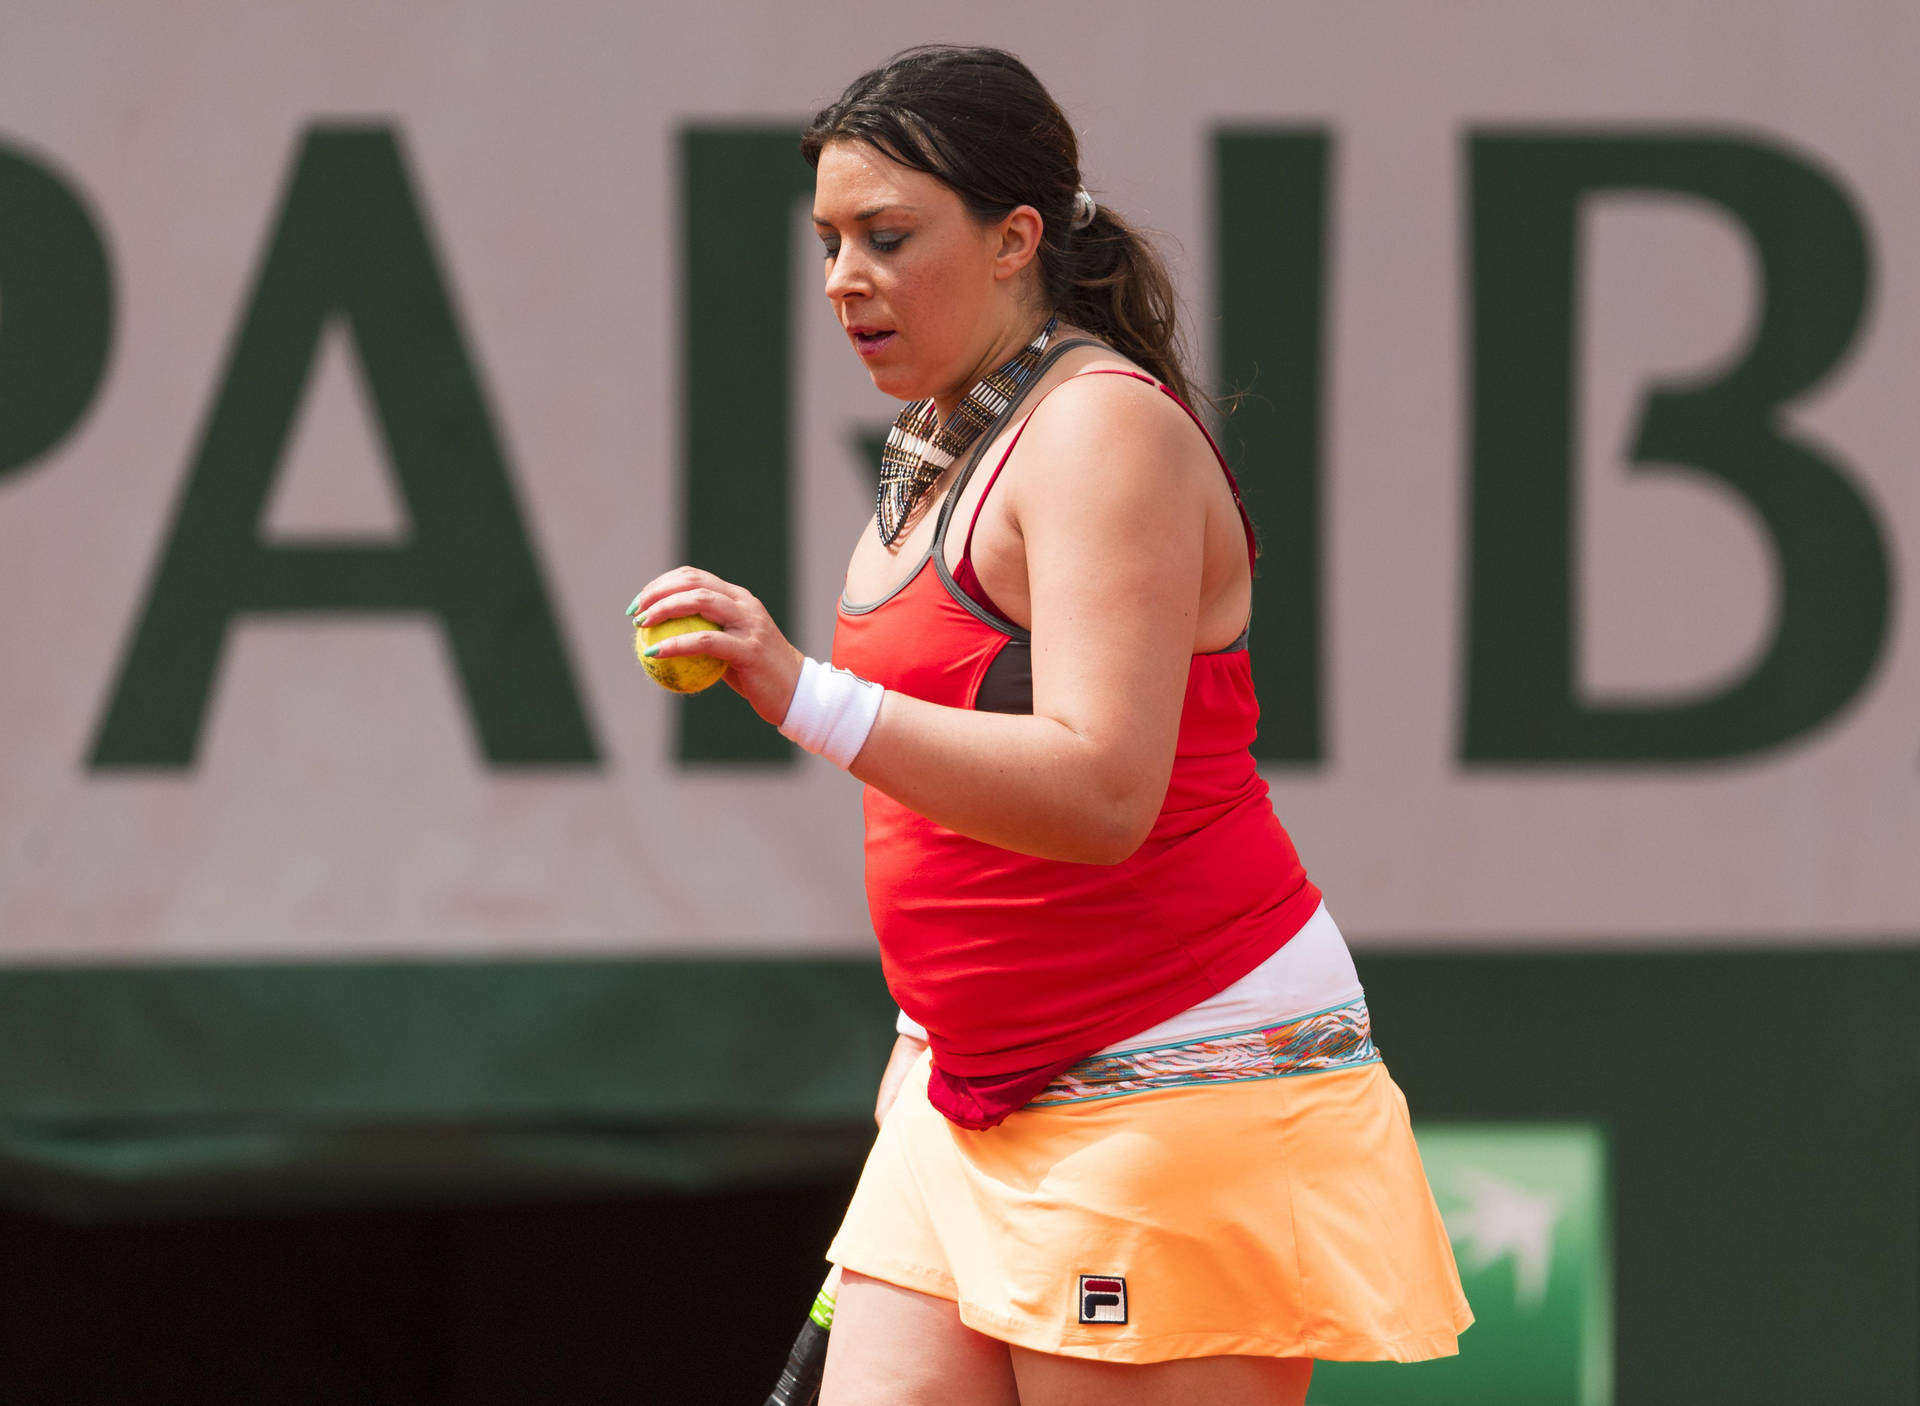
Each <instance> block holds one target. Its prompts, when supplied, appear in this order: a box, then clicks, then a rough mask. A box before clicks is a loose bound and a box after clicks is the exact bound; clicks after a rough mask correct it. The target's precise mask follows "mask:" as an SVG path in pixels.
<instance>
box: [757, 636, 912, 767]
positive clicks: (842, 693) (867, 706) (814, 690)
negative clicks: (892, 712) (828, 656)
mask: <svg viewBox="0 0 1920 1406" xmlns="http://www.w3.org/2000/svg"><path fill="white" fill-rule="evenodd" d="M885 692H886V690H885V689H884V688H882V687H880V685H879V684H877V683H869V682H868V681H867V680H866V679H863V678H861V677H860V676H859V675H858V674H850V673H848V672H847V671H846V670H845V669H835V668H831V667H829V666H828V665H826V664H822V663H821V662H820V661H819V660H817V659H808V660H806V661H804V662H803V663H802V664H801V665H800V683H799V685H798V686H797V687H796V688H795V689H794V690H793V701H792V702H791V703H789V704H787V716H786V717H785V718H784V719H783V720H782V721H781V723H780V735H781V736H782V737H785V738H787V739H788V740H789V741H791V742H797V743H799V744H800V745H801V746H802V747H805V748H806V749H807V750H808V751H809V752H813V753H815V754H816V755H818V756H822V757H825V758H826V759H827V760H828V761H830V762H832V763H833V764H834V765H835V766H837V767H841V768H843V769H844V768H846V767H850V766H852V765H853V759H854V758H855V757H857V756H859V755H860V749H861V748H862V747H864V746H866V745H867V734H868V733H870V732H872V731H873V721H874V719H875V718H877V717H879V716H880V695H881V694H883V693H885Z"/></svg>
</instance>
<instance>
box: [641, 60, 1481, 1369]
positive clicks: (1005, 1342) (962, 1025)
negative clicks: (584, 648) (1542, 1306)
mask: <svg viewBox="0 0 1920 1406" xmlns="http://www.w3.org/2000/svg"><path fill="white" fill-rule="evenodd" d="M802 152H803V154H804V155H805V157H806V158H807V160H808V161H809V162H811V163H812V164H813V166H814V168H815V171H816V173H817V177H816V187H815V196H814V206H813V220H814V226H815V229H816V230H817V232H818V234H819V237H820V241H821V244H822V246H823V249H824V255H825V263H826V293H827V298H828V301H829V302H830V303H831V304H832V307H833V310H834V313H835V315H836V316H837V318H838V320H839V322H840V324H841V326H842V327H843V328H844V329H845V331H846V335H847V339H848V341H849V343H850V344H851V346H852V349H853V350H854V352H855V353H856V354H858V356H859V357H860V358H861V360H862V362H863V363H864V365H865V366H866V368H867V370H868V371H869V373H870V374H871V376H872V378H873V382H874V384H875V385H876V386H877V387H878V388H879V389H880V390H881V391H883V392H885V393H886V394H887V395H889V396H892V397H894V398H896V399H899V400H902V401H906V402H908V404H907V407H906V408H905V409H904V410H903V411H902V412H901V413H900V416H899V419H898V421H897V422H896V424H895V425H894V428H893V431H892V433H891V435H890V436H889V438H888V441H887V445H886V448H885V452H884V454H883V456H882V465H881V485H880V492H879V502H878V505H877V511H876V512H875V514H874V518H873V521H872V522H871V523H869V524H868V526H867V528H866V530H865V531H864V532H863V534H862V535H861V537H860V540H859V542H858V545H857V546H856V547H855V549H854V553H853V559H852V562H851V564H850V565H849V567H848V571H847V579H846V590H845V594H844V596H843V598H842V600H841V602H840V606H839V614H838V622H837V629H836V632H835V635H834V646H833V658H832V663H831V666H828V665H823V664H821V663H819V662H817V661H815V660H811V659H803V658H802V657H801V656H800V654H799V653H798V651H796V650H795V649H794V648H793V646H792V645H791V644H789V643H788V642H787V640H786V639H785V638H784V637H783V636H782V634H781V632H780V630H779V629H778V628H777V627H776V626H775V625H774V623H773V621H772V620H771V619H770V618H769V617H768V616H767V613H766V611H765V610H764V609H763V608H762V607H761V606H760V604H759V602H758V601H756V600H755V599H754V598H753V596H752V595H751V594H749V593H748V592H747V591H746V590H745V589H743V588H742V587H741V586H739V585H736V584H734V583H731V582H727V581H722V580H720V579H718V578H717V577H714V576H713V575H711V574H709V573H706V572H703V571H700V570H698V569H695V568H693V567H681V568H678V569H676V570H673V571H669V572H667V573H666V574H664V575H662V576H660V577H658V578H656V579H655V580H654V581H652V582H651V583H649V584H648V585H647V586H646V588H645V589H644V590H642V591H641V592H640V594H639V596H638V597H637V598H636V600H635V603H634V607H633V611H632V612H630V613H636V614H637V615H638V616H639V618H640V619H642V620H643V621H648V622H653V621H660V620H666V619H671V618H675V617H678V616H683V615H689V614H699V615H704V616H706V617H707V618H708V619H709V620H711V621H713V622H714V623H715V624H716V625H717V626H718V627H719V628H718V630H717V631H712V632H700V633H692V634H686V635H681V636H678V637H677V638H674V639H672V640H670V641H668V642H666V643H664V644H661V645H659V646H656V648H657V650H658V654H659V655H660V656H662V657H671V656H675V655H681V654H700V653H707V654H714V655H718V656H719V657H720V658H722V659H725V660H726V661H727V663H728V664H729V666H730V667H729V669H728V672H727V674H726V678H727V681H728V682H729V683H730V684H731V685H732V686H733V687H734V688H735V689H736V690H737V691H738V692H740V693H741V694H742V695H744V696H745V697H746V698H747V700H748V701H749V702H750V703H752V705H753V707H754V709H755V710H756V711H757V712H758V713H759V714H760V716H761V717H763V718H764V719H766V720H767V721H768V722H769V723H772V724H774V725H776V726H778V727H779V728H780V730H781V731H782V732H783V733H784V734H785V735H787V736H788V737H789V738H792V739H793V740H794V741H795V742H797V743H799V744H800V745H801V746H803V747H805V748H807V749H809V750H811V751H814V752H816V753H820V754H822V755H825V756H827V757H829V758H831V759H832V760H834V761H835V762H837V763H838V764H839V765H841V766H842V767H845V768H846V769H847V770H849V771H850V772H851V773H852V774H853V775H854V776H856V777H858V778H859V779H860V780H861V781H863V782H864V783H866V846H867V886H868V898H869V903H870V906H871V909H872V914H873V923H874V928H875V930H876V932H877V933H878V936H879V940H880V950H881V956H882V960H883V963H884V966H885V970H886V975H887V980H888V982H889V985H890V986H891V989H892V991H893V993H894V995H895V997H896V999H897V1000H898V1001H899V1003H900V1006H901V1008H902V1016H901V1027H900V1028H901V1031H902V1033H901V1036H900V1041H899V1044H898V1046H897V1047H896V1050H895V1053H894V1057H893V1060H892V1061H891V1063H890V1065H889V1068H888V1070H887V1073H886V1075H885V1076H884V1078H883V1081H882V1093H881V1098H880V1108H879V1112H880V1114H881V1117H882V1121H881V1130H880V1135H879V1137H878V1139H877V1140H876V1142H875V1145H874V1149H873V1153H872V1155H871V1157H870V1159H869V1160H868V1163H867V1166H866V1170H865V1172H864V1173H863V1175H862V1177H861V1181H860V1185H859V1189H858V1190H857V1191H856V1192H855V1194H854V1198H853V1202H852V1204H851V1206H850V1207H849V1208H848V1211H847V1216H846V1220H845V1223H844V1224H843V1225H842V1227H841V1230H840V1233H839V1235H838V1236H837V1237H836V1238H835V1240H834V1242H833V1245H832V1247H831V1249H830V1250H829V1255H828V1257H829V1258H830V1259H831V1260H832V1261H833V1262H834V1263H836V1264H838V1265H839V1266H840V1267H841V1269H842V1273H843V1282H842V1286H841V1290H840V1295H839V1305H838V1310H837V1313H836V1317H835V1322H834V1329H833V1335H832V1340H831V1347H830V1349H829V1353H828V1358H827V1366H826V1375H825V1384H824V1388H823V1393H822V1401H823V1403H824V1406H882V1403H884V1406H912V1404H913V1403H928V1404H929V1406H931V1403H940V1406H956V1404H958V1406H1012V1403H1025V1406H1067V1404H1068V1403H1079V1402H1092V1401H1101V1402H1116V1403H1130V1404H1132V1406H1163V1403H1174V1402H1206V1403H1210V1406H1254V1403H1259V1404H1260V1406H1274V1403H1293V1406H1298V1403H1301V1402H1303V1401H1304V1400H1305V1395H1306V1387H1307V1380H1308V1377H1309V1375H1310V1373H1311V1371H1312V1365H1313V1361H1314V1359H1316V1358H1318V1359H1339V1360H1359V1359H1392V1360H1397V1361H1412V1360H1416V1359H1420V1358H1429V1357H1436V1356H1442V1355H1447V1354H1451V1353H1453V1352H1454V1351H1456V1344H1455V1337H1456V1335H1457V1334H1458V1333H1459V1332H1460V1331H1461V1330H1462V1329H1464V1328H1465V1327H1466V1326H1467V1324H1468V1323H1469V1322H1471V1320H1472V1315H1471V1314H1470V1313H1469V1311H1468V1309H1467V1305H1466V1302H1465V1300H1464V1298H1463V1297H1462V1296H1461V1293H1460V1286H1459V1280H1458V1278H1457V1276H1456V1274H1455V1270H1454V1263H1453V1256H1452V1252H1451V1249H1450V1247H1449V1245H1448V1242H1447V1236H1446V1232H1445V1230H1444V1229H1443V1228H1442V1226H1441V1223H1440V1218H1439V1216H1438V1214H1437V1213H1436V1211H1435V1208H1434V1204H1433V1198H1432V1195H1431V1194H1430V1192H1429V1190H1428V1187H1427V1183H1426V1179H1425V1176H1424V1174H1423V1172H1422V1170H1421V1166H1420V1159H1419V1154H1418V1152H1417V1151H1416V1150H1415V1147H1414V1142H1413V1138H1412V1135H1411V1133H1410V1131H1409V1128H1408V1122H1407V1111H1406V1103H1405V1100H1404V1099H1403V1098H1402V1097H1401V1095H1400V1092H1399V1090H1398V1089H1397V1088H1396V1087H1395V1085H1394V1083H1393V1081H1392V1080H1391V1079H1390V1078H1389V1077H1388V1075H1387V1072H1386V1069H1385V1067H1384V1066H1383V1065H1382V1063H1381V1061H1380V1056H1379V1054H1378V1053H1377V1052H1376V1050H1375V1048H1374V1044H1373V1040H1372V1035H1371V1028H1370V1026H1369V1023H1368V1018H1367V1008H1366V1002H1365V999H1364V996H1363V994H1362V991H1361V987H1360V983H1359V981H1358V979H1357V977H1356V976H1355V973H1354V968H1353V963H1352V961H1351V959H1350V958H1349V956H1348V954H1347V950H1346V947H1345V945H1344V944H1343V943H1342V941H1341V937H1340V933H1339V929H1338V928H1337V927H1335V925H1334V922H1333V919H1332V918H1331V917H1329V916H1328V914H1327V910H1326V908H1325V906H1324V905H1323V904H1322V902H1321V896H1320V893H1319V890H1318V889H1316V888H1315V887H1314V885H1313V884H1312V883H1311V882H1310V881H1309V880H1308V878H1307V876H1306V873H1305V871H1304V869H1303V868H1302V867H1301V863H1300V860H1299V858H1298V856H1297V855H1296V853H1295V851H1294V847H1293V844H1292V842H1291V841H1290V840H1289V839H1288V837H1287V834H1286V832H1285V830H1283V829H1282V828H1281V826H1280V824H1279V822H1278V820H1276V818H1275V816H1274V813H1273V808H1272V806H1271V804H1270V803H1269V800H1268V795H1267V787H1266V785H1265V783H1264V782H1262V781H1261V779H1260V777H1259V775H1258V773H1257V772H1256V770H1255V768H1254V762H1253V758H1252V756H1251V753H1250V751H1249V747H1250V745H1251V743H1252V741H1253V737H1254V727H1255V720H1256V708H1255V703H1254V698H1253V692H1252V684H1251V678H1250V674H1249V671H1248V664H1247V630H1248V613H1249V609H1250V602H1251V592H1252V570H1253V558H1254V538H1253V530H1252V526H1251V524H1250V523H1249V522H1248V520H1247V517H1246V514H1245V512H1244V511H1243V509H1242V508H1241V506H1240V501H1239V495H1238V492H1237V490H1236V488H1235V485H1234V480H1233V477H1232V474H1231V473H1230V472H1229V471H1228V469H1227V467H1226V465H1225V463H1224V462H1223V461H1222V459H1221V458H1220V456H1219V454H1218V452H1217V450H1216V449H1215V448H1214V447H1213V444H1212V441H1211V440H1210V439H1209V438H1208V436H1207V433H1206V431H1205V430H1204V429H1203V428H1202V427H1201V425H1200V423H1199V421H1198V420H1197V419H1196V418H1195V417H1194V415H1193V413H1192V412H1191V411H1190V410H1189V409H1188V408H1187V406H1188V405H1189V404H1190V403H1191V401H1192V399H1193V397H1192V395H1191V394H1190V392H1189V384H1188V380H1187V375H1186V372H1185V370H1184V368H1183V366H1182V364H1181V358H1180V354H1179V350H1178V344H1177V340H1176V336H1175V323H1174V298H1173V292H1172V286H1171V283H1170V281H1169V279H1168V276H1167V274H1166V272H1165V270H1164V268H1163V267H1162V266H1161V264H1160V263H1159V261H1158V260H1157V258H1156V257H1155V255H1154V254H1153V253H1152V251H1151V250H1150V249H1149V248H1148V247H1147V245H1146V244H1145V243H1144V242H1143V241H1142V240H1141V239H1140V238H1139V237H1138V236H1137V235H1136V234H1135V233H1134V232H1133V231H1132V230H1131V229H1130V228H1129V227H1128V225H1127V224H1126V223H1125V222H1124V221H1122V220H1121V219H1120V218H1119V217H1118V216H1116V215H1115V214H1114V213H1113V212H1112V211H1111V210H1107V209H1105V208H1103V207H1101V206H1100V205H1098V204H1097V203H1096V202H1095V201H1094V199H1093V198H1092V196H1091V195H1090V194H1089V193H1088V192H1087V190H1086V189H1085V188H1084V187H1083V186H1082V184H1081V176H1080V171H1079V158H1078V154H1077V150H1076V143H1075V140H1074V134H1073V129H1072V128H1071V126H1070V125H1069V124H1068V122H1067V120H1066V118H1065V117H1064V115H1063V114H1062V113H1061V111H1060V109H1059V107H1058V106H1057V105H1056V104H1055V103H1054V101H1053V99H1052V98H1051V97H1050V96H1049V95H1048V94H1047V92H1046V90H1045V89H1044V88H1042V86H1041V85H1040V83H1039V81H1038V80H1037V79H1035V78H1034V76H1033V74H1032V73H1030V72H1029V71H1028V70H1027V68H1026V67H1025V66H1024V65H1023V64H1021V63H1020V61H1019V60H1018V59H1016V58H1014V57H1012V56H1011V55H1009V54H1005V53H1002V52H999V51H996V50H991V49H961V48H948V47H933V48H923V49H915V50H910V51H908V52H906V53H904V54H901V55H899V56H898V57H896V58H895V59H893V60H892V61H890V62H889V63H887V64H886V65H885V66H884V67H882V68H879V69H876V70H874V71H873V72H871V73H867V74H865V75H863V76H862V77H860V78H859V79H857V80H856V81H855V82H854V83H853V85H852V86H851V87H849V88H848V89H847V91H846V93H845V94H844V95H843V96H842V97H841V98H840V100H839V101H838V102H835V103H834V104H832V105H831V106H830V107H828V108H826V109H825V110H823V111H822V112H820V113H819V114H818V115H817V116H816V117H815V118H814V120H813V122H812V123H811V124H810V125H809V126H808V128H807V130H806V133H805V136H804V139H803V142H802Z"/></svg>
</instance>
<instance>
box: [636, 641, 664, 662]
mask: <svg viewBox="0 0 1920 1406" xmlns="http://www.w3.org/2000/svg"><path fill="white" fill-rule="evenodd" d="M640 652H641V653H642V654H644V655H646V656H647V658H649V659H651V658H653V656H654V655H656V654H658V653H659V652H660V646H659V645H657V644H650V645H648V646H647V647H646V648H645V649H643V650H641V651H640Z"/></svg>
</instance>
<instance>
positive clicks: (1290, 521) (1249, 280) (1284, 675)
mask: <svg viewBox="0 0 1920 1406" xmlns="http://www.w3.org/2000/svg"><path fill="white" fill-rule="evenodd" d="M1328 147H1329V139H1328V137H1327V134H1326V133H1325V132H1324V131H1319V130H1312V131H1289V130H1274V131H1270V130H1266V129H1258V128H1256V129H1248V130H1245V131H1225V132H1221V133H1219V134H1218V135H1216V136H1215V138H1214V146H1213V163H1214V187H1213V188H1214V229H1215V239H1216V241H1217V243H1216V250H1217V253H1216V264H1217V268H1218V273H1217V275H1216V278H1217V280H1218V292H1217V294H1216V306H1217V307H1218V308H1219V310H1220V382H1221V384H1222V385H1223V386H1224V387H1225V388H1226V390H1227V392H1228V393H1229V394H1232V393H1234V392H1244V397H1243V398H1242V399H1241V401H1240V402H1239V404H1238V405H1237V406H1236V407H1235V408H1234V410H1233V412H1232V414H1231V416H1230V417H1229V418H1228V419H1227V420H1226V421H1225V423H1224V426H1223V429H1224V432H1225V433H1224V438H1225V439H1226V441H1227V444H1228V456H1229V458H1230V459H1231V461H1232V462H1233V465H1234V467H1235V469H1236V470H1237V471H1238V473H1239V476H1240V486H1241V492H1242V495H1243V496H1244V498H1245V499H1246V503H1247V511H1248V512H1249V514H1251V516H1252V517H1253V520H1254V522H1255V524H1257V525H1258V527H1259V529H1260V538H1261V555H1260V569H1259V571H1258V572H1257V573H1256V575H1255V577H1254V582H1253V640H1252V646H1251V648H1252V660H1253V676H1254V683H1255V686H1256V688H1257V689H1258V691H1259V695H1260V705H1261V706H1260V737H1259V741H1258V742H1257V743H1256V744H1255V745H1254V749H1253V750H1254V755H1256V756H1258V757H1259V758H1261V759H1262V760H1264V761H1272V762H1317V761H1319V760H1320V759H1321V757H1322V756H1323V755H1324V752H1323V745H1322V735H1321V723H1320V715H1321V687H1320V661H1321V654H1322V650H1321V628H1320V618H1321V611H1320V413H1321V385H1322V379H1321V374H1320V367H1321V349H1322V347H1323V346H1324V345H1325V335H1324V324H1323V312H1322V309H1323V307H1324V289H1325V286H1326V253H1325V250H1326V226H1327V166H1328Z"/></svg>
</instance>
